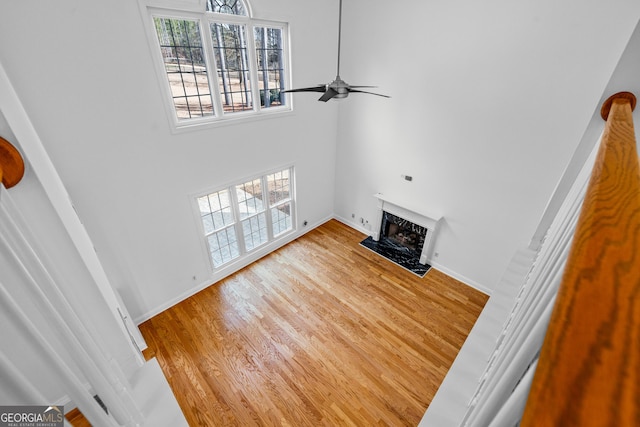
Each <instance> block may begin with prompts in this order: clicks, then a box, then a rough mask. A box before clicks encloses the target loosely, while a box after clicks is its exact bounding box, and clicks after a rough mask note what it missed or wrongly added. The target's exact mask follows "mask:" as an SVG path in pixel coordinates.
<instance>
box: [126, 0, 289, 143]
mask: <svg viewBox="0 0 640 427" xmlns="http://www.w3.org/2000/svg"><path fill="white" fill-rule="evenodd" d="M243 4H244V6H245V9H246V11H247V16H238V15H230V14H222V13H220V14H218V13H215V14H213V15H215V16H217V17H220V19H216V20H212V19H210V18H208V17H207V16H205V11H206V2H205V1H204V0H198V2H197V3H196V2H187V1H180V0H139V1H138V5H139V8H140V14H141V17H142V20H143V24H144V25H143V27H144V30H145V33H146V35H147V43H148V45H149V51H150V53H151V56H152V62H153V68H154V69H155V74H156V80H157V82H158V87H159V89H160V93H161V95H162V104H163V106H164V109H165V113H166V114H167V118H168V121H169V125H170V129H171V132H172V133H183V132H188V131H194V130H202V129H207V128H215V127H219V126H227V125H232V124H238V123H247V122H250V121H257V120H264V119H270V118H275V117H282V116H283V115H288V114H292V113H293V96H291V94H287V95H286V97H287V103H286V105H283V106H278V107H270V108H264V109H262V108H259V103H260V101H259V100H260V93H259V85H258V72H257V67H256V65H255V64H257V62H256V52H255V41H254V36H253V29H254V28H255V27H272V28H281V29H282V44H283V54H284V56H283V60H284V64H283V68H284V76H283V79H284V81H285V84H286V87H288V88H291V87H292V85H291V84H292V78H291V55H290V45H291V44H290V31H289V24H288V23H287V22H281V21H272V20H266V19H259V18H255V17H253V14H252V11H251V5H250V4H249V3H248V1H246V0H244V1H243ZM154 17H164V18H179V19H180V18H183V19H189V20H197V21H199V23H200V35H201V37H202V44H203V49H205V50H206V53H205V62H206V65H207V72H208V75H209V86H210V89H211V94H212V97H213V98H214V99H213V100H212V101H213V105H214V113H215V115H214V116H211V117H203V118H194V119H188V120H179V119H178V116H177V114H176V111H175V107H174V104H173V95H172V93H171V88H170V86H169V83H168V81H167V74H166V70H165V67H164V61H163V58H162V53H161V52H160V49H159V48H158V36H157V35H156V31H155V27H154V23H153V18H154ZM211 22H227V23H233V24H243V25H245V26H246V30H247V35H246V36H247V51H248V56H249V61H250V63H251V64H254V65H253V66H251V67H250V72H251V81H252V84H251V94H252V97H253V99H254V106H253V109H252V110H248V111H236V112H234V113H232V114H228V113H227V114H226V115H225V114H223V113H222V98H221V96H220V87H219V83H218V78H217V72H216V64H215V63H214V61H215V53H214V51H213V45H212V42H211V30H210V25H209V24H210V23H211ZM256 100H257V102H258V105H257V106H256V105H255V101H256Z"/></svg>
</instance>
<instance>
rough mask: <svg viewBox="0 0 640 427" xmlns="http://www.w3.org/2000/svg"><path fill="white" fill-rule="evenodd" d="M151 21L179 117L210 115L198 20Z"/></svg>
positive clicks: (211, 111) (210, 101) (209, 96)
mask: <svg viewBox="0 0 640 427" xmlns="http://www.w3.org/2000/svg"><path fill="white" fill-rule="evenodd" d="M154 22H155V27H156V32H157V33H158V39H159V42H160V51H161V52H162V59H163V61H164V66H165V71H166V73H167V78H168V80H169V86H170V87H171V95H172V98H173V105H174V107H175V110H176V114H177V116H178V118H179V119H190V118H194V117H204V116H212V115H213V113H214V111H213V102H212V99H211V91H210V90H209V77H208V74H207V65H206V62H205V59H204V52H203V48H202V38H201V37H200V27H199V25H198V21H190V20H184V19H170V18H155V19H154Z"/></svg>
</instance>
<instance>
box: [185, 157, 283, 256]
mask: <svg viewBox="0 0 640 427" xmlns="http://www.w3.org/2000/svg"><path fill="white" fill-rule="evenodd" d="M292 179H293V168H287V169H283V170H280V171H278V172H274V173H270V174H265V175H262V176H260V177H256V178H254V179H251V180H249V181H245V182H242V183H239V184H235V185H233V186H230V187H228V188H225V189H222V190H219V191H216V192H213V193H210V194H206V195H203V196H199V197H197V198H196V200H197V205H198V209H199V214H200V218H201V220H202V225H203V231H204V237H205V242H206V245H207V248H208V253H209V256H210V258H211V261H212V263H213V267H214V268H219V267H221V266H223V265H225V264H227V263H229V262H231V261H233V260H235V259H236V258H239V257H242V256H243V255H245V254H247V253H249V252H251V251H253V250H255V249H257V248H259V247H261V246H263V245H265V244H267V243H269V242H271V241H273V240H275V239H276V238H278V237H280V236H282V235H283V234H284V233H286V232H288V231H291V230H293V224H294V221H293V213H294V209H293V204H294V198H293V191H292V185H293V182H292Z"/></svg>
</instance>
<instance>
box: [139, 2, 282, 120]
mask: <svg viewBox="0 0 640 427" xmlns="http://www.w3.org/2000/svg"><path fill="white" fill-rule="evenodd" d="M149 10H150V15H151V18H152V22H153V28H154V30H155V31H154V32H155V34H154V37H153V39H154V43H155V44H157V45H158V47H159V50H158V54H156V56H157V58H158V66H159V75H161V76H162V79H163V80H165V85H164V87H165V88H166V93H167V99H168V101H170V104H169V107H168V109H169V110H170V114H171V116H172V119H173V123H174V125H175V126H176V127H177V128H180V127H184V126H192V125H194V124H198V123H210V122H216V121H220V120H224V119H229V118H242V117H252V116H255V115H260V114H267V113H274V112H278V111H289V110H290V108H289V106H288V105H287V98H286V96H285V94H284V93H283V91H284V90H285V89H286V85H287V82H288V81H289V76H288V65H287V58H288V55H287V52H286V49H287V46H286V42H287V40H288V26H287V24H286V23H283V22H272V21H269V22H267V21H260V20H256V19H253V18H252V17H251V16H250V14H249V10H250V9H249V8H248V7H247V6H246V4H245V3H244V2H243V1H242V0H206V10H205V11H203V12H200V13H197V14H194V13H193V12H188V11H184V12H182V11H176V10H173V9H171V10H167V9H153V8H150V9H149Z"/></svg>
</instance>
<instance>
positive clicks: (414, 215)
mask: <svg viewBox="0 0 640 427" xmlns="http://www.w3.org/2000/svg"><path fill="white" fill-rule="evenodd" d="M374 197H376V198H377V199H378V212H377V214H376V221H375V222H374V223H373V224H374V226H376V227H377V228H376V229H375V231H373V233H372V234H371V237H372V238H373V240H375V241H378V240H379V239H380V228H381V225H382V212H383V211H384V212H389V213H390V214H393V215H396V216H399V217H401V218H404V219H406V220H408V221H411V222H413V223H415V224H418V225H421V226H423V227H425V228H426V229H427V235H426V237H425V241H424V246H423V248H422V254H421V255H420V263H421V264H427V263H428V262H429V261H430V259H431V255H432V254H431V252H432V250H433V244H434V236H435V234H436V232H437V230H438V225H439V224H440V222H441V221H442V215H438V214H434V213H432V212H430V213H428V214H427V213H421V212H418V211H417V210H415V209H412V208H409V207H407V205H406V204H404V205H403V204H401V202H397V201H394V200H392V199H390V198H388V197H386V196H384V195H383V194H381V193H377V194H375V195H374Z"/></svg>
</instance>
